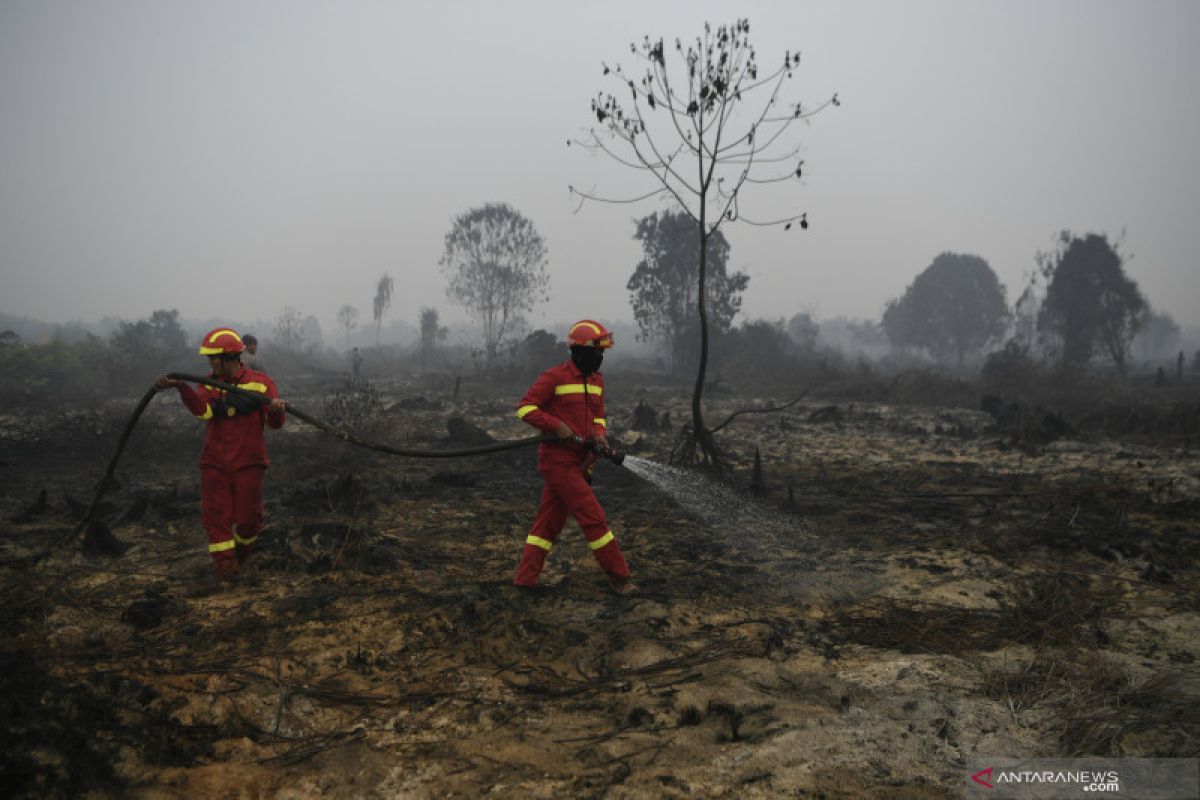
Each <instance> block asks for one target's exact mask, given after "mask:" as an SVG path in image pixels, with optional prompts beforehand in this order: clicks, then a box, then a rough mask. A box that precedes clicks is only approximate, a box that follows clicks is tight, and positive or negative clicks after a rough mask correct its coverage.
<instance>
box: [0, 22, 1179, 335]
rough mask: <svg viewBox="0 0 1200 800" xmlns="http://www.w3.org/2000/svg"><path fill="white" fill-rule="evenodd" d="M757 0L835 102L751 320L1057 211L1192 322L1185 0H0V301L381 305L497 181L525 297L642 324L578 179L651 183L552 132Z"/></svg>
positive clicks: (757, 35)
mask: <svg viewBox="0 0 1200 800" xmlns="http://www.w3.org/2000/svg"><path fill="white" fill-rule="evenodd" d="M737 16H743V17H748V18H749V19H750V22H751V25H752V41H753V42H754V44H755V47H756V49H757V50H758V53H759V58H760V62H763V63H772V64H773V63H775V62H776V60H778V59H781V58H782V54H783V52H784V50H787V49H791V50H795V49H799V50H800V51H801V52H802V53H803V58H804V61H803V64H802V65H801V68H800V70H799V72H798V73H797V77H796V79H795V80H793V82H792V84H791V88H790V90H789V91H790V96H791V97H793V98H794V99H799V100H802V101H805V102H806V103H813V102H816V101H819V100H822V99H824V98H826V97H828V96H829V95H830V94H832V93H833V92H835V91H836V92H838V93H839V95H840V98H841V100H842V103H843V104H842V106H841V108H836V109H830V110H829V111H828V112H825V113H822V114H820V115H819V116H817V117H816V118H815V119H814V120H813V121H812V124H811V126H809V127H807V128H799V129H797V130H796V138H797V140H798V141H799V142H800V143H801V144H802V145H803V148H804V159H805V162H806V163H805V176H806V177H805V181H804V183H803V184H802V185H792V188H791V190H790V193H789V195H788V197H787V203H786V204H783V203H781V204H779V206H777V208H778V210H780V211H783V212H790V211H792V210H803V211H807V213H808V218H809V220H810V223H811V227H810V228H809V230H808V231H805V232H800V231H799V230H798V229H796V228H793V230H792V231H791V232H788V233H784V232H783V231H781V230H779V229H757V228H749V227H743V226H731V227H727V228H726V229H725V232H726V235H727V237H728V238H729V240H730V243H731V245H732V262H731V266H732V267H734V268H737V269H743V270H746V271H748V272H749V273H750V274H751V276H752V278H751V283H750V287H749V290H748V291H747V293H746V296H745V302H744V306H743V310H744V312H745V314H746V315H747V316H749V317H781V316H782V317H786V316H790V315H791V314H793V313H795V312H796V311H798V310H801V309H806V310H810V311H814V312H816V313H817V314H818V315H819V316H821V317H831V316H836V315H843V314H844V315H850V316H856V317H871V318H877V316H878V314H879V313H880V311H881V310H882V307H883V304H884V303H885V302H886V300H887V299H888V298H890V297H893V296H895V295H897V294H899V293H900V292H902V291H903V289H904V287H905V286H906V285H907V284H908V283H910V282H911V281H912V279H913V278H914V277H915V275H916V274H917V273H918V272H920V271H921V270H922V269H924V268H925V267H926V266H928V265H929V263H930V262H931V261H932V260H933V258H934V257H935V256H936V255H937V254H938V253H940V252H942V251H944V250H953V251H958V252H968V253H974V254H977V255H980V256H982V257H983V258H985V259H986V260H987V261H988V262H989V263H990V264H991V265H992V267H993V268H994V269H995V270H996V271H997V273H998V274H999V275H1000V278H1001V280H1002V281H1003V282H1004V283H1005V284H1006V286H1007V287H1008V290H1009V299H1010V301H1011V300H1012V299H1013V298H1014V297H1015V296H1016V294H1018V293H1019V291H1020V288H1021V286H1022V284H1023V275H1024V273H1025V272H1026V271H1028V270H1029V269H1030V268H1032V266H1033V257H1034V254H1035V253H1036V252H1037V251H1038V250H1045V249H1049V248H1050V247H1051V246H1052V245H1053V236H1054V234H1055V233H1056V232H1057V231H1058V230H1061V229H1063V228H1068V229H1071V230H1074V231H1076V232H1080V233H1082V232H1089V231H1096V232H1107V233H1109V234H1110V235H1112V236H1114V237H1115V236H1119V235H1120V234H1121V232H1122V230H1124V232H1125V239H1124V249H1125V251H1126V252H1127V253H1130V254H1132V256H1133V259H1132V261H1131V262H1130V263H1129V264H1128V270H1129V272H1130V274H1131V275H1132V276H1133V277H1134V278H1135V279H1136V280H1137V281H1138V282H1139V283H1140V285H1141V287H1142V289H1143V291H1144V292H1145V293H1146V295H1147V297H1148V298H1149V299H1150V302H1151V303H1152V305H1154V306H1155V307H1156V308H1160V309H1163V310H1165V311H1167V312H1169V313H1170V314H1172V315H1173V316H1174V317H1175V318H1176V320H1177V321H1179V322H1181V323H1184V324H1188V323H1191V324H1194V323H1198V322H1200V265H1198V264H1197V263H1196V262H1197V259H1196V258H1195V257H1194V255H1193V254H1194V252H1195V243H1194V242H1193V240H1192V238H1191V237H1192V236H1194V235H1195V234H1196V231H1195V228H1196V222H1197V220H1198V219H1200V147H1198V146H1197V144H1196V142H1197V141H1198V140H1200V90H1198V83H1197V81H1198V79H1200V47H1197V42H1198V41H1200V3H1196V2H1190V1H1188V0H1181V1H1180V2H1166V1H1165V0H1137V2H1133V1H1132V0H1131V1H1130V2H1117V1H1116V0H1054V1H1053V2H1050V1H1048V0H1037V1H1036V2H1034V1H1029V0H1004V1H1003V2H1001V1H1000V0H996V2H980V1H979V0H945V1H944V2H932V1H925V2H915V1H914V0H905V2H891V1H890V0H888V1H885V0H879V1H878V2H866V1H865V0H861V1H859V2H845V1H840V2H832V1H830V2H798V0H790V1H787V2H740V3H739V2H732V3H731V2H728V0H725V2H704V1H697V0H691V1H690V2H645V1H644V0H642V1H641V2H630V1H629V0H606V2H603V3H600V2H596V3H587V4H583V3H565V2H561V0H560V1H559V2H553V1H551V0H546V1H545V2H540V1H539V2H522V1H521V0H513V2H505V3H494V2H482V0H477V1H476V2H466V1H465V0H463V1H460V2H455V1H454V0H442V1H441V2H436V3H435V2H428V3H416V2H381V1H376V2H367V1H366V0H361V1H359V2H333V0H328V1H327V2H310V1H306V0H288V1H287V2H247V1H245V0H239V1H238V2H228V1H218V2H192V1H191V0H189V1H188V2H180V1H171V0H145V2H125V1H121V2H116V1H110V2H99V1H98V2H59V1H58V0H4V2H2V3H0V108H2V109H3V124H0V286H2V287H3V288H2V291H0V311H8V312H15V313H23V314H28V315H31V316H35V317H39V318H41V319H46V320H53V321H65V320H70V319H80V318H81V319H85V320H87V319H96V318H99V317H102V316H119V317H125V318H140V317H144V316H147V315H148V314H149V313H150V311H152V310H154V309H156V308H178V309H179V310H180V311H181V313H182V314H183V315H184V316H185V317H189V318H213V317H220V316H222V315H226V314H227V315H229V316H230V317H233V318H238V319H246V320H249V319H255V318H261V319H273V318H274V317H275V316H276V315H277V314H278V312H279V310H280V309H281V308H282V307H283V306H285V305H290V306H293V307H295V308H297V309H299V310H300V311H302V312H304V313H306V314H307V313H312V314H316V315H317V316H318V317H319V318H320V319H321V321H322V323H323V324H324V325H325V327H326V333H327V337H329V336H330V334H333V333H334V332H335V331H334V325H335V324H334V315H335V314H336V311H337V309H338V307H339V306H341V305H342V304H343V303H352V304H354V305H356V306H357V307H358V308H359V309H360V311H361V313H362V320H363V321H364V322H366V321H368V320H369V319H370V316H371V299H372V297H373V295H374V286H375V281H376V280H377V279H378V278H379V276H380V275H381V274H382V273H384V272H389V273H391V274H392V276H393V277H394V278H395V284H396V296H395V299H394V302H393V307H392V310H391V311H390V312H389V315H388V319H396V318H408V319H410V320H411V319H415V318H416V315H417V312H418V309H419V308H420V307H421V306H424V305H432V306H435V307H437V308H439V309H440V310H441V311H442V314H443V318H444V319H447V320H462V319H465V314H464V313H463V312H462V310H461V309H457V308H455V307H453V306H451V305H450V303H449V301H448V300H447V299H446V296H445V280H444V277H443V276H442V275H441V273H440V272H439V269H438V265H437V262H438V259H439V257H440V255H441V252H442V243H443V237H444V236H445V233H446V231H447V230H448V229H449V227H450V224H451V222H452V220H453V218H454V216H455V215H456V214H457V213H459V212H461V211H463V210H465V209H467V208H468V207H470V206H473V205H478V204H481V203H484V202H488V201H506V202H508V203H510V204H512V205H513V206H515V207H516V208H517V209H519V210H520V211H521V212H523V213H524V214H525V215H526V216H528V217H529V218H530V219H531V220H532V221H533V222H534V224H535V225H536V226H537V227H538V229H539V230H540V231H541V233H542V234H543V235H544V236H545V238H546V240H547V244H548V248H549V252H550V275H551V299H550V302H549V303H548V304H545V305H543V306H540V307H539V308H538V309H537V310H535V312H534V313H533V314H532V315H531V320H530V321H531V322H532V323H533V324H534V325H538V324H539V323H542V322H545V321H548V320H551V321H558V320H564V319H573V318H578V317H585V316H595V317H599V318H601V319H613V318H620V319H631V318H632V314H631V312H630V310H629V304H628V295H627V292H626V291H625V288H624V287H625V282H626V281H627V280H628V277H629V275H630V273H631V272H632V270H633V267H634V265H635V264H636V262H637V260H638V258H639V255H640V250H639V248H638V247H637V245H636V243H635V242H634V241H633V240H632V238H631V236H632V233H633V219H634V218H636V217H640V216H643V215H645V214H648V213H650V212H652V211H654V210H656V209H657V208H659V207H662V204H661V203H655V202H653V201H648V202H645V203H642V204H639V205H636V206H619V207H617V206H601V205H595V204H589V205H585V206H584V207H583V208H582V209H581V210H580V211H578V213H575V208H576V205H577V204H576V203H575V202H573V201H572V199H571V198H570V197H569V195H568V192H567V186H568V185H570V184H574V185H576V186H579V187H583V188H588V189H592V188H594V189H596V190H597V191H599V192H605V193H610V194H621V193H634V192H637V191H638V190H639V189H640V190H646V189H648V188H652V184H649V183H646V181H647V180H648V179H647V178H645V177H644V176H639V175H637V174H635V173H633V172H632V171H629V170H627V169H626V168H624V167H621V166H620V165H618V164H616V163H615V162H612V161H609V160H607V159H605V158H603V157H598V158H593V157H590V156H589V155H588V154H586V153H585V152H583V151H581V150H580V149H579V148H577V147H572V148H568V147H567V146H566V140H567V139H568V138H569V137H572V136H577V135H580V134H581V133H582V132H583V131H584V130H586V128H587V127H588V126H589V124H590V123H591V122H592V121H593V120H594V118H593V117H592V116H591V114H590V112H589V103H590V100H591V98H592V97H593V96H594V95H595V94H596V92H597V91H599V90H600V89H604V88H610V85H609V84H606V83H605V79H604V78H603V77H602V76H601V71H600V62H601V61H602V60H604V61H607V62H608V63H610V64H614V63H617V62H620V63H624V64H626V65H627V66H633V62H632V60H631V58H630V54H629V43H630V42H633V41H640V40H641V38H642V36H643V35H645V34H650V35H651V36H653V37H658V36H662V37H664V38H665V39H667V40H668V42H669V41H672V40H673V39H674V38H675V37H677V36H678V37H682V38H684V39H685V41H686V40H687V39H689V38H692V37H694V36H695V35H696V34H698V33H699V32H700V30H701V26H702V24H703V22H704V20H706V19H708V20H711V21H713V22H714V23H720V22H732V21H733V19H734V18H735V17H737Z"/></svg>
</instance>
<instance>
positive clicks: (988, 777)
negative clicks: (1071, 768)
mask: <svg viewBox="0 0 1200 800" xmlns="http://www.w3.org/2000/svg"><path fill="white" fill-rule="evenodd" d="M971 780H973V781H975V783H977V784H979V785H980V786H984V787H987V788H988V789H995V788H996V785H997V784H1010V785H1017V784H1041V785H1043V786H1044V785H1047V784H1056V783H1057V784H1063V785H1066V786H1079V787H1080V788H1081V789H1082V790H1083V791H1085V792H1119V791H1121V776H1120V773H1118V772H1117V770H1115V769H1110V770H1108V771H1106V772H1090V771H1087V770H1081V771H1079V772H1053V771H1051V770H1045V771H1041V772H1037V771H1032V770H1012V769H1004V770H997V769H996V768H995V767H988V768H987V769H981V770H979V772H976V773H975V774H974V775H972V776H971Z"/></svg>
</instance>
